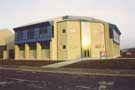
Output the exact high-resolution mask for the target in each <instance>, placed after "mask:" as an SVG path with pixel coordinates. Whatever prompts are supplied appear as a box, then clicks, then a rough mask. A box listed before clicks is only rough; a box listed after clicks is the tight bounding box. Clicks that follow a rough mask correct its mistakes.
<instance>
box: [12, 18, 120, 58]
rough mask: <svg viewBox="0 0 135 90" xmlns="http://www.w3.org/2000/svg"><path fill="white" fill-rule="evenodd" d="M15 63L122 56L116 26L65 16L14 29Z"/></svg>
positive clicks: (93, 19)
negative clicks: (17, 61) (22, 60)
mask: <svg viewBox="0 0 135 90" xmlns="http://www.w3.org/2000/svg"><path fill="white" fill-rule="evenodd" d="M14 31H15V59H16V60H20V59H25V60H73V59H80V58H94V59H100V58H115V57H119V56H120V35H121V33H120V31H119V30H118V28H117V26H116V25H114V24H111V23H108V22H105V21H101V20H98V19H95V18H91V17H80V16H63V17H58V18H54V19H52V20H48V21H44V22H39V23H34V24H30V25H25V26H20V27H17V28H14Z"/></svg>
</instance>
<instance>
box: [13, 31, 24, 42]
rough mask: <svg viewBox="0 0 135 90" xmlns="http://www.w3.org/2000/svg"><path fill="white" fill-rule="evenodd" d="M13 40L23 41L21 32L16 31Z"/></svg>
mask: <svg viewBox="0 0 135 90" xmlns="http://www.w3.org/2000/svg"><path fill="white" fill-rule="evenodd" d="M15 39H16V40H17V41H18V40H23V32H22V31H18V32H16V33H15Z"/></svg>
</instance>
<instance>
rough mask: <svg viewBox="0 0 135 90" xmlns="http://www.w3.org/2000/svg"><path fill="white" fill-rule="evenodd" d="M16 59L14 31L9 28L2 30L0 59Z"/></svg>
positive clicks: (0, 32) (0, 35)
mask: <svg viewBox="0 0 135 90" xmlns="http://www.w3.org/2000/svg"><path fill="white" fill-rule="evenodd" d="M9 58H11V59H14V33H13V32H12V31H11V30H8V29H1V30H0V59H9Z"/></svg>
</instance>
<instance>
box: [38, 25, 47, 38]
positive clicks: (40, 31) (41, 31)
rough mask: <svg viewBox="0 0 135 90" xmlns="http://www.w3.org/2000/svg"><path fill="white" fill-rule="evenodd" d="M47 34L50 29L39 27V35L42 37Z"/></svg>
mask: <svg viewBox="0 0 135 90" xmlns="http://www.w3.org/2000/svg"><path fill="white" fill-rule="evenodd" d="M47 34H48V29H47V27H41V28H40V29H39V37H40V38H43V37H45V36H46V35H47Z"/></svg>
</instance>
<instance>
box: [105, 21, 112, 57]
mask: <svg viewBox="0 0 135 90" xmlns="http://www.w3.org/2000/svg"><path fill="white" fill-rule="evenodd" d="M104 28H105V51H106V52H107V58H109V57H110V56H111V54H110V52H111V51H110V37H109V24H108V23H104Z"/></svg>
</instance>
